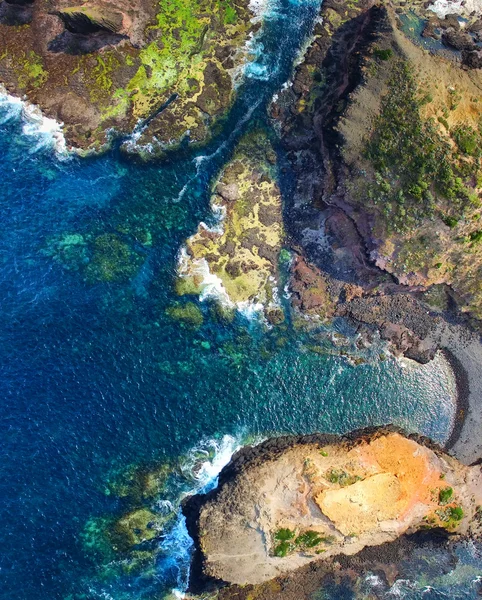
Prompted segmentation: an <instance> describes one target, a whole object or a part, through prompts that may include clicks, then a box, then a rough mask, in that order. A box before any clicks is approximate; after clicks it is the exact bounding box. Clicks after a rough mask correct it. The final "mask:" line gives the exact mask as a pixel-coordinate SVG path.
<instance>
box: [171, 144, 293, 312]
mask: <svg viewBox="0 0 482 600" xmlns="http://www.w3.org/2000/svg"><path fill="white" fill-rule="evenodd" d="M275 161H276V155H275V153H274V151H273V149H272V147H271V145H270V143H269V141H268V139H267V138H266V136H265V135H264V134H263V133H262V132H254V133H251V134H248V135H247V136H246V137H245V138H243V139H242V140H241V142H240V143H239V145H238V147H237V149H236V152H235V155H234V157H233V159H232V160H231V161H230V162H229V163H228V164H227V165H226V167H225V168H224V169H223V171H222V172H221V174H220V176H219V178H218V180H217V181H216V183H215V184H214V187H213V196H212V197H211V207H212V210H213V213H214V218H215V220H216V222H215V223H214V224H213V225H211V226H208V225H206V224H205V223H201V224H200V225H199V228H198V231H197V233H196V234H195V235H193V236H192V237H190V238H189V239H188V240H187V243H186V248H185V251H184V252H183V253H182V255H181V260H180V264H179V268H178V280H177V285H176V287H177V291H178V293H179V294H181V295H182V294H193V293H194V294H199V295H201V296H202V297H207V296H211V297H213V298H215V299H216V300H217V301H218V302H220V303H221V304H222V305H223V306H225V307H227V308H230V307H233V308H234V307H238V308H244V309H249V307H257V308H261V307H263V310H264V312H265V314H266V316H267V317H268V319H270V320H271V321H275V322H279V321H280V320H283V313H282V311H281V308H280V307H279V301H278V286H279V272H278V262H279V256H280V252H281V246H282V242H283V219H282V206H281V193H280V190H279V188H278V185H277V184H276V182H275V170H274V164H275Z"/></svg>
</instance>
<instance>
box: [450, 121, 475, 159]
mask: <svg viewBox="0 0 482 600" xmlns="http://www.w3.org/2000/svg"><path fill="white" fill-rule="evenodd" d="M452 137H453V138H454V140H455V143H456V144H457V146H458V147H459V149H460V151H461V152H463V153H464V154H468V155H469V156H474V155H475V154H477V151H478V150H480V136H479V133H478V132H477V131H476V130H475V129H473V128H472V127H470V125H459V126H458V127H456V128H455V129H454V130H453V131H452Z"/></svg>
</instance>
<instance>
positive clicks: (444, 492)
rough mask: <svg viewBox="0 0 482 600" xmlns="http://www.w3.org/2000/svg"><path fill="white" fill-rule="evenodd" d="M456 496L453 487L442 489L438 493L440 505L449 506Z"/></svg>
mask: <svg viewBox="0 0 482 600" xmlns="http://www.w3.org/2000/svg"><path fill="white" fill-rule="evenodd" d="M453 495H454V490H453V489H452V488H451V487H446V488H442V489H441V490H440V491H439V493H438V501H439V504H448V503H449V502H450V501H451V499H452V497H453Z"/></svg>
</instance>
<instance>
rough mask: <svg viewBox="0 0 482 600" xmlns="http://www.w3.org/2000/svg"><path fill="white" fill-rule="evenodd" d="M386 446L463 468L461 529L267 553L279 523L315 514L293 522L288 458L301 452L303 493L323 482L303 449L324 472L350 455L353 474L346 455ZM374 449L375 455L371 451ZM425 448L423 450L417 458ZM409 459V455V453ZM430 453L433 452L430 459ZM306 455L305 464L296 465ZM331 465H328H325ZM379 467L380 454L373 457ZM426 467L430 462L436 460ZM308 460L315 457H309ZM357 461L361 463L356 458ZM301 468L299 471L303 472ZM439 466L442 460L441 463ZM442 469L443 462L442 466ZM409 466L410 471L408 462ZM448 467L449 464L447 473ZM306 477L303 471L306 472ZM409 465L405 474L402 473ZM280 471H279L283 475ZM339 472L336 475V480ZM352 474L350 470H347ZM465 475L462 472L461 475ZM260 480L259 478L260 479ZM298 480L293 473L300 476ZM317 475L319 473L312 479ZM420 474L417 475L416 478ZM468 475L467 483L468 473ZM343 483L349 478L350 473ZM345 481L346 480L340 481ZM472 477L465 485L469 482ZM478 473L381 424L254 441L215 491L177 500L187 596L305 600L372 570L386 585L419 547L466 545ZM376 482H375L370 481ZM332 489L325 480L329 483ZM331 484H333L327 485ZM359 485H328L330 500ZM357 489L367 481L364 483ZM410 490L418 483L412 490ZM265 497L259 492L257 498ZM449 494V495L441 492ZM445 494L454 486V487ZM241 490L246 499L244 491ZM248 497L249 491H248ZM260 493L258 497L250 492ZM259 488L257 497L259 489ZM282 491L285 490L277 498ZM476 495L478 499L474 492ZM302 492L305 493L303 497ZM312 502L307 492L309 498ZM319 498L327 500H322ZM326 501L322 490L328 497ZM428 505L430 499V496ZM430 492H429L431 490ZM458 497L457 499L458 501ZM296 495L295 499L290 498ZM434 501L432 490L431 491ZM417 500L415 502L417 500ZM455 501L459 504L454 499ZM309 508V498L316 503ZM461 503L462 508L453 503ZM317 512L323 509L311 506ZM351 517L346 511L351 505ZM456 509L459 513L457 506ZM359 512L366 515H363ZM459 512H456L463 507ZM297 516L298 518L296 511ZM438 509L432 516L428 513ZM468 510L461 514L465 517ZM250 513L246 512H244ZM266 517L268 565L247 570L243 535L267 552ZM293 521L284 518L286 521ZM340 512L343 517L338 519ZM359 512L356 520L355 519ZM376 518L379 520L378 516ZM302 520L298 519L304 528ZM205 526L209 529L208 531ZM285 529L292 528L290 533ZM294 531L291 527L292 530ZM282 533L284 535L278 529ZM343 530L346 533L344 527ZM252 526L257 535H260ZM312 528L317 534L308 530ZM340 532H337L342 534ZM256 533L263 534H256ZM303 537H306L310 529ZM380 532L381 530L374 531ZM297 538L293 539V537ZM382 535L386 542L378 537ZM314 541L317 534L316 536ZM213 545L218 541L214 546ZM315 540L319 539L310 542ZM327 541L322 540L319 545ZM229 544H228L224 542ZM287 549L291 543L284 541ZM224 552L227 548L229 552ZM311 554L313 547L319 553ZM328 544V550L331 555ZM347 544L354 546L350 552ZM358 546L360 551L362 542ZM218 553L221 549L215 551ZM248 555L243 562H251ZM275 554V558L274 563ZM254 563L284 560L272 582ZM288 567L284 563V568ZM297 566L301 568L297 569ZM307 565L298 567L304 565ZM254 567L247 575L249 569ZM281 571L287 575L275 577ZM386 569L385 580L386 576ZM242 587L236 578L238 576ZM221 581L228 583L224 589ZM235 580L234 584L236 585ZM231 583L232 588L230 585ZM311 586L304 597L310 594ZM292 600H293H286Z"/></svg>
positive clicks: (432, 527) (429, 525)
mask: <svg viewBox="0 0 482 600" xmlns="http://www.w3.org/2000/svg"><path fill="white" fill-rule="evenodd" d="M387 440H392V442H395V443H397V444H398V443H399V442H401V444H402V445H401V446H400V447H399V448H400V449H401V448H402V446H403V444H408V445H412V446H413V448H419V450H418V451H417V452H415V454H414V456H417V454H418V455H419V454H420V452H421V453H422V454H424V452H426V451H427V452H429V454H430V455H431V456H434V457H435V456H437V457H439V458H438V459H440V460H441V461H442V463H443V464H444V465H445V467H444V468H447V466H448V464H449V463H450V465H451V467H450V468H455V469H456V470H457V469H458V468H461V469H463V470H465V469H468V471H467V475H463V476H462V479H461V481H464V483H463V484H462V488H463V490H464V491H463V492H462V488H460V494H462V496H464V497H466V499H467V500H469V503H470V502H472V501H475V505H474V511H473V513H471V514H472V516H471V517H468V520H467V521H466V523H465V525H464V526H462V527H460V528H458V527H456V528H455V529H453V530H452V528H451V526H449V527H448V528H447V527H446V526H445V525H444V524H443V523H442V522H441V523H435V521H433V520H432V519H431V518H429V519H428V520H422V521H421V523H423V525H422V526H418V527H417V526H415V527H413V526H412V527H411V528H410V527H409V528H408V529H407V530H405V531H404V533H403V534H402V535H401V536H397V535H395V536H394V537H393V539H392V540H390V541H387V540H383V539H381V538H380V539H381V541H380V540H379V543H378V542H377V535H378V534H376V533H375V531H374V530H373V531H371V537H370V541H369V544H368V547H360V548H359V547H358V546H357V542H356V540H357V539H358V537H357V536H358V535H360V536H362V537H363V534H362V533H358V534H357V533H355V532H351V531H350V535H353V536H354V537H351V538H350V536H349V538H347V539H350V540H351V541H350V543H348V545H346V544H347V543H346V542H345V545H342V546H341V547H340V550H338V548H337V547H336V544H337V542H335V541H330V542H329V544H328V545H326V543H328V542H326V543H325V542H323V541H321V542H320V544H321V546H323V547H322V550H321V551H319V550H318V554H316V553H315V552H314V551H310V550H309V548H306V549H304V550H301V552H300V551H299V550H297V549H296V544H295V545H294V548H295V549H294V554H293V555H291V554H289V553H288V555H287V558H283V557H284V556H285V555H284V554H283V553H281V552H279V553H277V549H278V548H280V546H281V545H283V544H284V543H285V542H281V543H279V542H276V539H277V538H276V536H277V535H278V533H279V532H281V533H283V535H284V532H285V531H290V530H289V527H285V526H286V525H287V523H289V522H290V523H295V522H296V520H297V519H298V524H300V523H302V522H305V521H306V522H305V526H306V523H307V522H308V521H309V522H310V523H312V522H313V523H314V522H315V521H316V516H317V515H318V511H319V508H318V507H315V505H313V506H312V507H311V508H310V512H309V516H306V514H305V516H302V515H303V514H304V513H303V511H302V510H301V509H300V505H299V502H301V500H300V498H301V496H303V497H304V495H305V493H306V490H304V491H302V490H301V487H303V486H301V487H300V482H298V484H297V486H295V487H292V486H290V483H289V479H290V478H291V477H294V475H293V473H294V472H295V470H296V467H295V464H296V458H295V457H296V456H297V453H301V454H300V455H302V457H303V460H304V463H303V465H304V466H302V467H301V469H302V472H303V474H300V475H299V476H300V478H301V479H300V481H301V480H302V479H303V478H307V481H308V487H310V486H311V487H312V490H315V488H316V489H317V485H318V478H319V477H320V476H321V478H322V479H323V477H325V478H326V474H325V475H323V474H321V475H320V471H317V467H315V466H314V465H313V464H312V462H311V461H312V460H313V457H314V456H315V455H314V454H313V456H312V454H311V453H310V452H312V451H313V449H316V452H317V453H318V454H321V457H322V458H320V459H319V460H320V462H323V464H325V462H326V464H327V465H328V464H329V463H330V461H336V456H337V454H336V450H335V449H336V448H344V451H346V452H348V454H349V455H350V456H351V457H352V458H350V460H349V462H348V463H347V464H348V465H350V468H351V469H352V470H353V469H355V466H354V465H355V463H354V459H353V453H355V454H357V453H358V454H360V455H363V456H364V452H365V449H366V448H370V447H371V445H373V444H381V446H383V444H385V443H387ZM381 446H380V447H381ZM385 447H386V448H387V449H388V448H390V447H391V446H390V443H389V444H388V445H387V446H385ZM422 449H426V450H422ZM410 452H413V450H410ZM432 453H433V454H432ZM308 455H309V458H306V457H307V456H308ZM332 457H333V458H332ZM378 459H379V460H380V455H378ZM438 459H435V460H438ZM315 460H316V459H315ZM364 460H366V459H364ZM307 461H309V463H310V464H309V465H308V467H307V464H308V463H307ZM447 461H448V462H447ZM451 461H452V462H451ZM287 463H288V465H289V469H293V471H291V470H290V471H289V472H290V474H289V475H288V471H286V473H285V472H284V469H285V468H286V464H287ZM400 463H403V459H401V458H400V459H399V460H398V465H399V467H395V468H401V469H402V471H400V473H399V475H398V476H399V477H401V480H403V478H404V477H405V476H406V475H403V467H400ZM414 465H415V463H414ZM457 465H458V466H457ZM309 468H310V469H311V470H310V472H309V473H308V469H309ZM413 468H414V466H412V469H413ZM289 469H288V470H289ZM329 472H330V473H334V472H335V471H334V470H331V471H330V470H329ZM340 472H342V471H340V470H337V471H336V473H340ZM353 472H354V471H353ZM464 472H465V471H464ZM268 473H269V474H268ZM300 473H301V472H300ZM321 473H322V471H321ZM427 473H428V472H426V473H425V476H426V475H427ZM469 473H471V475H469ZM351 475H352V474H351ZM270 476H271V477H272V478H273V481H274V482H275V481H276V480H277V483H276V482H275V483H274V484H273V485H274V487H273V488H272V489H271V487H270V485H269V484H267V480H269V479H270ZM346 476H347V477H349V474H346ZM472 476H473V477H475V479H471V478H472ZM480 476H481V473H480V465H475V466H473V467H463V466H462V465H461V464H460V463H458V462H457V461H456V460H455V459H450V458H449V457H448V455H446V454H444V452H443V450H442V448H440V447H439V446H438V445H437V444H435V443H434V442H432V441H431V440H429V439H428V438H425V437H423V436H419V435H413V434H412V435H408V434H406V433H404V432H403V431H402V430H400V429H399V428H397V427H393V426H387V427H382V428H369V429H364V430H360V431H355V432H352V433H350V434H348V435H345V436H335V435H324V434H314V435H308V436H288V437H281V438H274V439H270V440H267V441H266V442H263V443H261V444H260V445H258V446H254V447H249V446H248V447H245V448H242V449H241V450H239V451H238V452H237V453H236V454H235V455H234V456H233V458H232V460H231V462H230V463H229V464H228V465H227V466H226V467H225V468H224V469H223V471H222V472H221V474H220V476H219V483H218V486H217V488H216V489H214V490H213V491H212V492H210V493H209V494H207V495H200V496H194V497H192V498H189V499H187V500H186V501H185V502H184V505H183V512H184V515H185V517H186V522H187V526H188V530H189V533H190V535H191V537H192V538H193V539H194V542H195V553H194V558H193V563H192V569H191V578H190V591H191V593H193V594H199V593H201V592H206V591H211V592H213V591H214V590H217V593H218V596H217V597H218V598H223V599H228V598H243V599H244V598H246V599H247V598H266V599H268V598H281V597H283V598H285V597H287V598H294V597H297V598H299V599H301V598H308V597H310V595H309V594H310V593H312V592H313V591H314V590H316V589H319V586H320V584H321V582H322V581H323V580H325V579H326V578H330V577H338V576H341V574H342V573H343V572H344V573H345V574H348V573H349V572H350V571H351V577H353V574H354V573H356V572H360V571H361V570H362V569H367V568H371V569H375V568H376V569H377V570H378V571H380V572H382V573H384V574H385V576H387V577H389V578H390V577H392V578H394V577H395V576H396V572H397V568H399V566H400V564H401V563H402V562H403V558H404V557H406V556H407V555H408V554H409V553H410V552H412V551H413V550H414V549H415V548H420V547H431V546H435V547H436V546H437V545H444V546H446V545H447V544H450V543H452V542H453V541H454V540H460V536H464V535H468V536H470V537H471V539H475V538H476V537H477V536H480V533H481V531H480V526H481V523H480V515H479V513H478V512H477V510H478V509H477V508H476V505H477V506H478V504H477V502H478V500H476V499H475V498H474V497H473V494H474V493H475V494H477V493H479V494H480V492H481V490H480V486H479V485H478V484H477V478H480ZM376 477H379V476H376ZM440 477H441V479H442V484H441V486H442V488H443V489H444V490H445V489H447V487H446V486H447V485H448V484H447V481H449V479H450V477H451V476H450V475H448V474H447V475H443V476H442V475H440ZM323 481H324V483H322V486H325V484H326V485H328V486H332V485H333V484H331V483H326V479H325V480H323ZM332 481H334V479H332ZM337 481H338V480H337ZM360 481H363V479H362V480H359V479H357V478H356V477H354V478H353V480H350V481H348V480H347V481H342V482H341V483H335V484H334V486H335V487H337V488H338V492H336V493H339V494H342V493H345V492H346V491H347V490H348V491H349V490H350V489H353V490H354V487H353V486H355V487H356V486H358V485H360ZM364 481H367V480H366V479H365V480H364ZM451 481H452V480H451ZM469 481H472V484H470V485H469V487H468V488H467V487H466V486H467V485H468V482H469ZM417 485H418V486H419V487H420V484H417ZM268 488H269V490H271V491H270V492H268V491H267V490H268ZM287 489H292V492H291V495H289V498H290V499H291V500H292V501H293V502H294V504H292V505H291V508H290V509H289V511H288V513H287V514H289V515H290V516H289V517H288V518H287V519H286V517H284V518H283V517H282V515H283V514H284V513H283V510H284V509H283V510H281V512H280V509H279V505H278V504H277V497H278V495H279V496H282V495H283V494H284V493H286V490H287ZM450 489H452V488H450ZM454 489H455V488H454ZM248 490H249V491H248ZM253 490H254V491H253ZM258 490H260V491H258ZM263 490H264V491H263ZM282 490H285V491H284V492H283V491H282ZM477 490H478V491H477ZM310 493H311V492H308V494H310ZM313 493H315V494H316V491H315V492H313ZM323 493H324V494H326V493H327V492H323ZM328 493H330V492H328ZM430 493H431V494H432V497H433V494H434V491H433V489H431V492H430ZM437 493H438V492H437ZM458 493H459V492H457V494H458ZM300 494H301V496H300ZM441 494H442V492H441ZM462 496H457V498H458V501H459V500H461V498H462ZM418 498H419V500H418V501H420V499H421V498H420V497H419V496H418ZM253 501H255V502H256V510H254V512H253V510H251V509H252V508H253V506H252V502H253ZM461 501H462V500H461ZM317 502H318V500H317ZM463 502H465V500H463V501H462V503H463ZM319 506H321V507H322V510H327V508H326V507H325V508H323V504H321V505H319ZM352 506H353V507H354V508H353V509H355V507H356V506H357V505H356V504H353V505H352ZM464 506H465V505H464ZM364 510H367V509H366V508H365V509H364ZM441 510H443V509H440V508H439V509H437V510H436V513H437V514H441V513H440V511H441ZM464 510H465V508H464ZM273 511H274V512H273ZM300 511H301V512H300ZM437 511H438V512H437ZM469 512H470V509H469ZM251 513H252V514H251ZM268 514H275V515H277V517H276V518H275V520H274V521H273V523H276V527H278V526H279V525H280V524H281V529H278V533H275V538H274V540H275V541H274V544H277V543H278V546H277V547H275V555H274V558H269V555H266V558H265V559H261V561H262V562H260V563H257V561H259V560H260V558H259V556H258V554H257V552H258V550H257V549H256V547H255V546H254V545H250V543H249V542H248V540H249V539H251V538H252V537H253V536H255V537H256V536H257V535H261V538H260V540H263V542H262V544H263V545H264V546H266V545H268V546H269V545H270V544H272V543H273V542H272V541H270V540H269V539H268V538H269V536H268V538H267V537H266V536H267V533H266V531H265V530H264V528H265V527H266V523H268V522H271V521H270V520H269V518H268V516H267V515H268ZM295 514H296V515H298V516H296V517H294V515H295ZM343 514H345V513H343ZM364 514H366V513H364ZM335 515H336V513H332V515H331V517H332V518H337V517H336V516H335ZM343 518H346V519H348V520H349V517H348V515H347V514H346V516H345V517H342V520H341V521H340V522H339V523H337V525H336V528H335V529H333V531H334V532H335V531H336V532H337V533H336V535H339V531H340V530H339V528H341V530H342V531H343V530H344V529H343V527H344V525H343V523H342V521H343ZM378 518H379V519H380V518H381V517H380V514H379V517H378ZM206 519H207V520H206ZM306 519H307V520H306ZM208 523H209V526H208ZM320 523H322V526H321V527H325V526H326V517H324V518H323V520H322V521H320ZM293 526H294V525H293ZM300 526H301V525H300ZM283 527H285V529H283ZM310 527H312V528H314V529H316V526H313V524H311V526H310ZM350 527H353V525H350V526H349V527H348V529H350ZM216 528H221V530H222V536H221V537H222V541H220V542H219V543H220V547H218V546H217V545H215V548H216V549H214V547H213V546H212V543H213V539H218V535H221V533H220V530H219V529H218V530H216ZM260 528H261V529H260ZM318 529H320V526H319V525H318ZM348 529H347V530H346V531H347V532H348ZM261 531H263V532H264V533H260V532H261ZM311 531H312V530H311ZM382 531H383V528H382ZM384 531H385V533H382V534H381V535H382V538H383V536H384V535H387V533H386V532H387V531H389V528H388V525H385V530H384ZM233 532H236V540H237V541H236V543H235V547H233V543H234V541H232V542H229V539H230V536H232V535H233ZM297 535H298V536H299V537H300V534H299V531H298V534H297ZM388 535H390V534H388ZM320 536H321V534H320ZM219 539H220V540H221V538H219ZM320 539H321V540H324V539H325V538H324V537H323V536H321V537H320ZM326 539H327V538H326ZM233 540H234V538H233ZM290 543H291V542H290ZM230 544H231V545H230ZM321 546H320V547H321ZM333 546H335V549H334V550H331V549H332V547H333ZM355 546H356V547H355ZM362 546H363V544H362ZM222 548H224V550H223V549H222ZM245 551H246V552H247V553H248V554H247V555H246V556H249V560H248V559H246V560H247V561H248V562H247V563H246V564H245V565H244V570H243V566H241V568H240V569H238V566H236V568H235V567H234V563H233V562H232V561H233V559H234V558H233V559H231V562H229V560H230V559H229V556H224V554H223V552H227V553H228V554H229V553H230V552H231V553H233V557H234V554H236V557H237V558H236V564H237V563H238V562H240V563H243V561H244V560H245V559H244V558H243V557H244V556H245V554H244V552H245ZM251 553H252V554H251ZM277 556H279V557H281V558H276V557H277ZM224 560H227V561H228V564H229V565H231V566H230V567H229V568H228V569H227V570H224V571H223V568H222V564H223V561H224ZM264 560H266V561H267V562H268V563H273V562H276V561H277V560H278V561H279V562H280V563H282V562H285V566H283V567H282V568H281V567H280V569H281V571H279V572H278V574H277V575H276V571H270V570H269V568H268V569H267V571H266V575H262V573H263V569H264V568H265V567H264V562H263V561H264ZM290 561H291V565H286V563H289V562H290ZM303 563H305V564H303ZM306 563H308V564H306ZM252 569H254V570H252ZM284 569H286V571H289V573H286V572H283V571H284ZM390 570H391V573H390ZM222 572H224V573H225V577H224V578H223V577H221V578H219V577H218V578H217V577H215V576H214V574H215V573H222ZM268 573H272V574H273V576H272V577H269V575H268ZM244 577H246V579H245V580H242V581H241V580H239V578H244ZM250 577H251V578H253V579H254V580H256V579H257V578H258V579H259V578H261V581H259V580H258V581H253V580H252V581H249V578H250ZM226 578H228V581H226ZM236 578H238V581H236ZM263 578H267V579H268V581H267V582H266V583H264V582H263V581H262V579H263ZM240 584H241V585H240ZM312 585H313V586H314V588H313V589H312V590H311V592H310V589H311V587H310V586H312ZM296 593H298V594H299V595H298V596H296V595H295V594H296Z"/></svg>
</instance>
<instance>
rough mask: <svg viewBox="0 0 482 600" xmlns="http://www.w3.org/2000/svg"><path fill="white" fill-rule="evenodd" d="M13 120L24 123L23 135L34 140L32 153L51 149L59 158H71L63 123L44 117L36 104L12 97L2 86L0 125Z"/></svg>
mask: <svg viewBox="0 0 482 600" xmlns="http://www.w3.org/2000/svg"><path fill="white" fill-rule="evenodd" d="M12 119H15V120H20V121H21V122H22V133H23V134H24V135H25V136H26V137H28V138H29V139H31V140H32V147H31V149H30V152H31V153H35V152H38V151H39V150H44V149H50V148H51V149H53V150H54V151H55V152H56V153H57V155H58V157H59V158H66V157H68V156H69V152H68V150H67V144H66V141H65V137H64V134H63V131H62V128H63V123H59V122H58V121H56V120H55V119H50V118H49V117H46V116H45V115H43V114H42V111H41V110H40V108H39V107H38V106H36V105H35V104H31V103H30V102H28V101H26V100H23V99H21V98H17V97H15V96H12V95H11V94H9V93H8V92H7V90H6V89H5V87H4V86H3V85H2V84H0V124H1V123H6V122H7V121H10V120H12Z"/></svg>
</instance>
